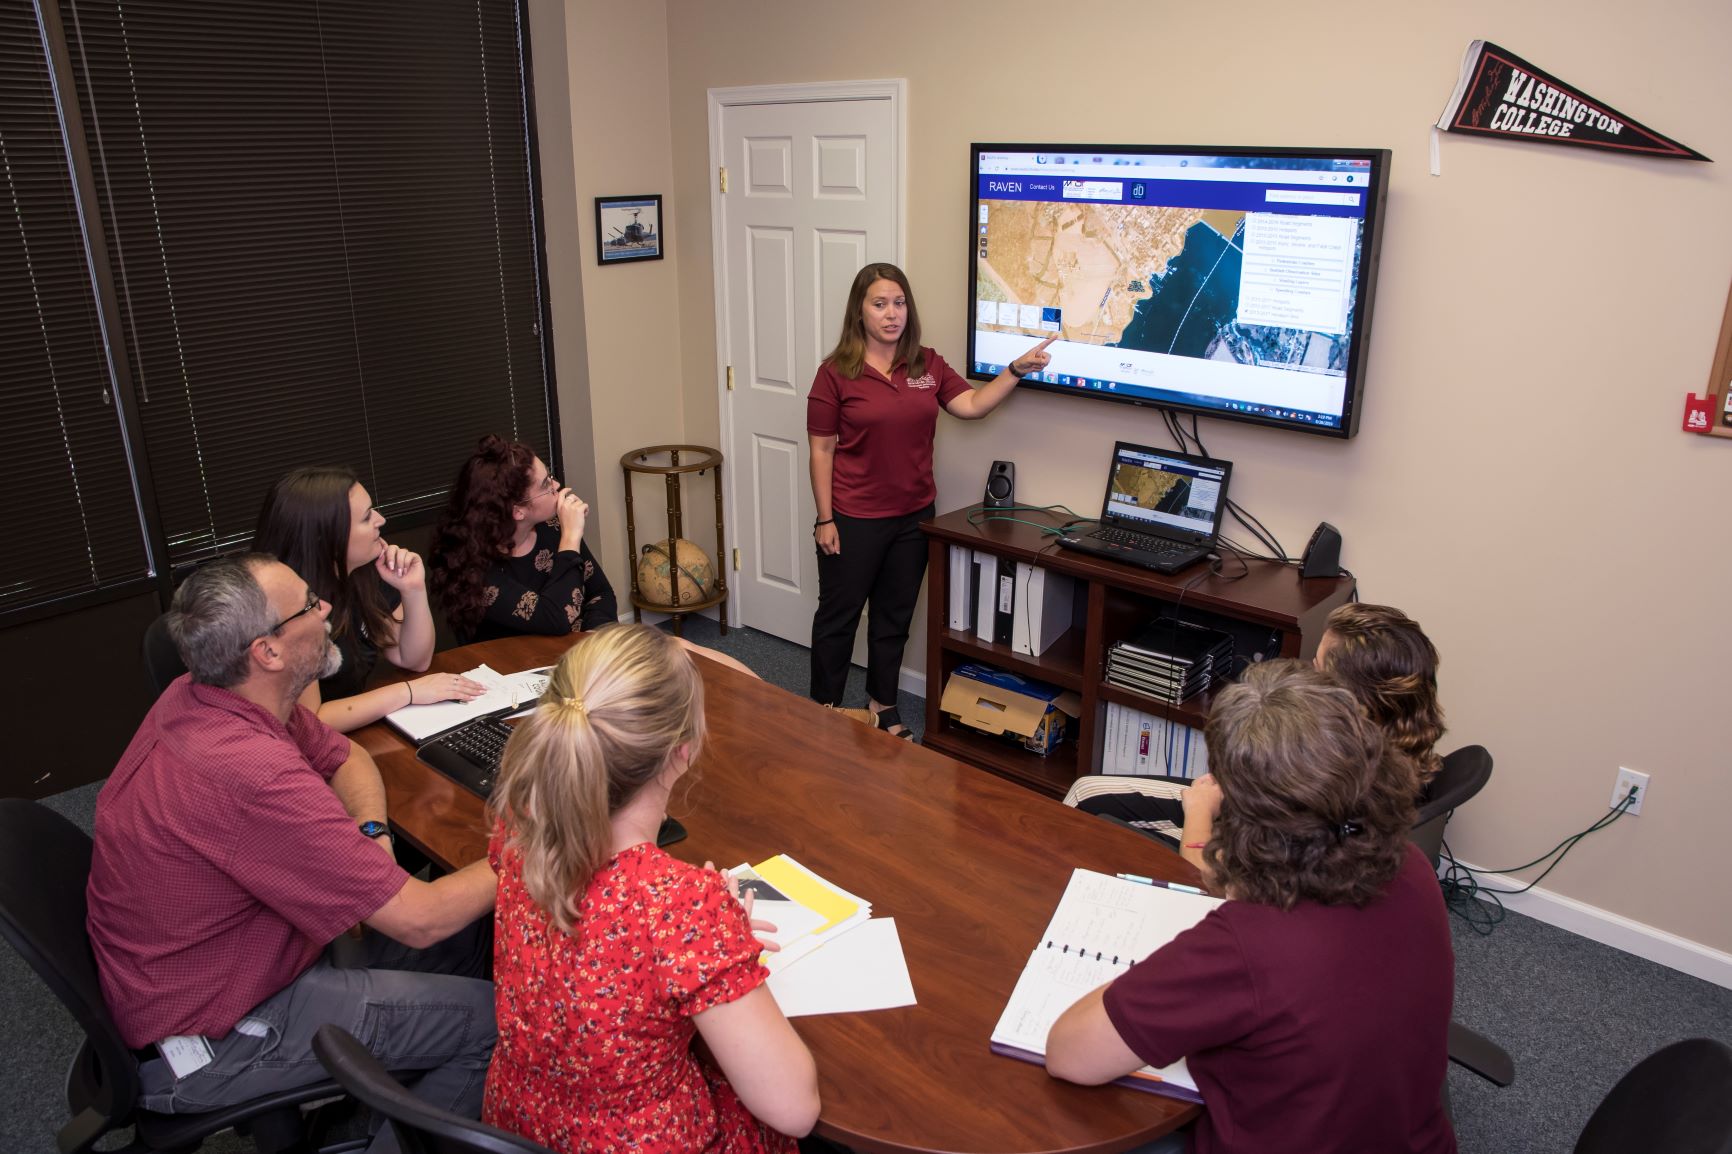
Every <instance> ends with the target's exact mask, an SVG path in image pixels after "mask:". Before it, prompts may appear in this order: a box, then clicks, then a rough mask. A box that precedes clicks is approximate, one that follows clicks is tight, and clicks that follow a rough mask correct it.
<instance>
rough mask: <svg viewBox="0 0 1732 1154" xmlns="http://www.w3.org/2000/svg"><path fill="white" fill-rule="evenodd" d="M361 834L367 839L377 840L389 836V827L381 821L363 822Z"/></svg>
mask: <svg viewBox="0 0 1732 1154" xmlns="http://www.w3.org/2000/svg"><path fill="white" fill-rule="evenodd" d="M361 832H362V833H363V834H365V835H366V836H368V837H372V838H379V837H385V836H386V835H387V834H389V833H390V832H391V827H390V826H388V825H386V824H385V823H384V822H382V821H364V822H362V823H361Z"/></svg>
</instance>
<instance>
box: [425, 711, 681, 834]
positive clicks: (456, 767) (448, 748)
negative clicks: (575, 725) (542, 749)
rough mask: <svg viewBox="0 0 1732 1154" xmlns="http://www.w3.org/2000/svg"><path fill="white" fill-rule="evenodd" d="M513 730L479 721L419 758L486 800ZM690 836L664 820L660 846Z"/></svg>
mask: <svg viewBox="0 0 1732 1154" xmlns="http://www.w3.org/2000/svg"><path fill="white" fill-rule="evenodd" d="M510 738H511V727H510V726H509V725H507V724H505V721H504V720H503V719H502V718H499V717H478V718H476V719H475V720H474V721H471V722H469V723H468V724H466V725H460V726H458V727H457V728H456V729H453V730H451V731H450V732H449V733H442V734H440V735H439V736H438V737H435V738H434V739H432V740H431V741H428V742H425V743H423V744H422V745H421V746H420V747H419V748H417V749H416V750H415V756H417V757H419V758H420V759H421V760H422V761H424V762H426V763H427V764H428V765H430V766H432V767H433V768H434V769H436V770H438V771H439V772H440V773H442V774H444V775H445V776H446V777H448V778H450V779H451V780H452V781H454V782H456V783H457V784H458V785H460V786H462V787H463V788H464V789H466V790H468V791H469V792H470V793H473V794H478V795H479V796H480V797H481V798H482V799H483V800H485V799H486V798H487V797H488V796H489V795H491V794H492V793H493V780H494V778H495V777H497V776H498V774H499V759H500V758H501V757H503V756H504V755H505V743H506V742H507V741H508V740H510ZM685 836H686V827H685V826H683V825H681V824H680V822H679V820H678V819H677V818H671V817H664V818H663V819H662V824H661V828H660V829H659V830H657V831H656V844H657V845H661V846H666V845H672V844H673V843H674V842H676V841H679V840H681V839H682V838H684V837H685Z"/></svg>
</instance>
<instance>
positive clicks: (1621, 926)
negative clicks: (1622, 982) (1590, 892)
mask: <svg viewBox="0 0 1732 1154" xmlns="http://www.w3.org/2000/svg"><path fill="white" fill-rule="evenodd" d="M1461 864H1462V865H1464V866H1467V867H1468V868H1469V869H1472V870H1474V871H1475V872H1476V874H1477V876H1478V878H1479V880H1480V881H1481V882H1487V883H1490V887H1491V888H1494V889H1500V890H1514V889H1520V888H1521V887H1522V886H1524V885H1526V884H1527V883H1526V882H1524V881H1523V880H1522V879H1521V878H1517V877H1510V876H1507V875H1505V874H1488V873H1478V870H1479V867H1478V866H1475V865H1474V864H1473V863H1472V862H1465V861H1464V862H1462V863H1461ZM1498 900H1499V901H1501V902H1503V904H1504V906H1505V907H1506V908H1508V909H1511V910H1514V911H1515V912H1516V913H1519V914H1526V915H1527V916H1528V917H1530V918H1533V919H1534V920H1536V921H1541V922H1544V923H1546V924H1547V925H1548V926H1556V927H1558V928H1559V929H1560V930H1568V931H1569V932H1570V933H1572V934H1580V935H1581V936H1582V937H1584V938H1588V939H1589V940H1591V941H1596V942H1599V943H1600V944H1601V945H1607V946H1611V947H1612V948H1613V949H1618V950H1623V951H1624V952H1625V953H1627V954H1634V955H1636V956H1637V957H1638V958H1646V959H1647V960H1648V961H1650V962H1657V963H1659V964H1660V965H1662V966H1665V967H1667V968H1668V969H1673V970H1677V971H1678V972H1679V973H1684V974H1689V975H1690V976H1691V977H1696V978H1701V979H1702V980H1703V981H1705V982H1712V983H1714V984H1715V985H1716V986H1722V987H1724V988H1726V989H1729V990H1732V954H1728V953H1726V952H1724V951H1722V950H1716V949H1713V948H1712V947H1709V946H1704V945H1702V944H1701V943H1700V942H1693V941H1691V940H1689V939H1688V938H1681V937H1679V936H1678V935H1677V934H1673V933H1668V932H1667V931H1665V930H1662V929H1656V928H1655V927H1653V926H1650V925H1645V924H1644V923H1642V922H1638V921H1635V920H1633V919H1631V918H1626V917H1624V916H1623V915H1622V914H1614V913H1612V912H1611V911H1610V910H1603V909H1600V908H1599V907H1598V906H1590V905H1588V904H1587V903H1586V902H1579V901H1577V900H1576V899H1575V898H1567V897H1564V896H1563V895H1562V894H1555V893H1552V892H1551V891H1550V890H1544V889H1531V890H1529V891H1528V892H1527V893H1525V894H1500V895H1499V896H1498Z"/></svg>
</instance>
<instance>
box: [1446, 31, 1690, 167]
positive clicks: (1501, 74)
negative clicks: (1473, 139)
mask: <svg viewBox="0 0 1732 1154" xmlns="http://www.w3.org/2000/svg"><path fill="white" fill-rule="evenodd" d="M1437 127H1438V128H1440V129H1442V130H1443V131H1445V132H1467V133H1473V134H1476V135H1479V136H1501V137H1505V138H1507V139H1514V140H1532V141H1537V142H1540V143H1544V144H1573V145H1575V146H1576V147H1578V148H1598V149H1604V150H1605V151H1607V152H1623V153H1630V154H1632V155H1637V156H1662V157H1671V158H1673V159H1676V160H1708V157H1706V156H1703V155H1702V154H1701V153H1700V152H1697V151H1696V150H1695V149H1693V148H1687V147H1685V146H1684V145H1682V144H1679V143H1678V142H1677V141H1676V140H1673V139H1672V138H1671V137H1669V136H1661V135H1660V134H1659V133H1658V132H1655V131H1654V130H1653V129H1651V128H1648V127H1646V126H1645V125H1641V124H1637V123H1636V122H1635V121H1634V120H1631V119H1630V118H1629V117H1627V116H1625V115H1624V114H1623V113H1621V112H1619V111H1617V110H1616V109H1615V108H1612V107H1610V106H1609V105H1606V104H1603V103H1601V102H1600V101H1598V100H1595V99H1594V98H1593V97H1591V96H1588V95H1586V94H1585V93H1583V92H1581V91H1580V90H1579V89H1576V88H1572V87H1571V86H1569V85H1568V84H1565V83H1564V82H1563V81H1561V80H1559V79H1558V78H1557V77H1555V76H1553V75H1552V74H1551V73H1549V72H1544V71H1542V70H1540V69H1538V68H1535V67H1534V66H1533V65H1532V64H1529V63H1528V62H1527V61H1526V60H1523V59H1522V58H1521V57H1519V56H1517V55H1515V54H1514V53H1512V52H1509V51H1506V50H1505V49H1502V48H1499V47H1498V46H1497V45H1496V44H1492V43H1491V42H1489V41H1486V40H1475V41H1474V42H1473V43H1472V44H1469V45H1468V46H1467V55H1466V56H1465V57H1464V58H1463V59H1462V62H1461V79H1460V80H1458V81H1457V82H1456V85H1455V92H1454V93H1453V94H1452V95H1451V96H1450V98H1449V104H1448V106H1447V107H1445V108H1444V110H1443V115H1442V116H1440V117H1438V118H1437ZM1431 173H1432V175H1433V176H1436V175H1437V174H1438V163H1437V134H1436V132H1435V131H1434V132H1433V133H1432V142H1431Z"/></svg>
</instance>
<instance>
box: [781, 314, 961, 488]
mask: <svg viewBox="0 0 1732 1154" xmlns="http://www.w3.org/2000/svg"><path fill="white" fill-rule="evenodd" d="M925 353H926V363H925V367H924V371H922V373H921V374H920V376H918V377H915V378H914V379H913V380H910V379H909V378H908V365H907V363H906V362H902V361H898V362H897V363H896V365H895V366H894V367H893V368H892V369H891V370H890V376H889V378H888V379H886V378H885V376H884V374H882V373H880V372H879V371H878V370H877V369H874V368H872V367H871V366H870V365H863V366H862V367H861V369H860V375H859V376H858V377H855V378H853V379H850V378H848V377H844V376H842V375H841V374H840V373H838V372H837V371H836V369H835V368H834V367H833V366H832V365H831V364H830V362H829V361H825V362H824V363H823V364H822V365H820V366H818V376H817V377H816V378H815V379H814V380H813V381H812V392H811V394H810V395H809V396H808V397H807V398H806V431H807V432H808V433H810V434H812V435H813V436H815V437H835V438H836V465H835V469H834V471H833V472H832V474H831V477H830V503H831V508H833V509H834V510H835V511H836V512H838V513H840V514H842V515H843V516H844V517H903V516H906V515H908V514H909V513H915V512H918V511H919V510H921V509H924V508H925V507H926V506H928V505H930V504H932V503H933V502H934V501H935V500H937V498H938V486H937V484H936V483H935V482H934V481H933V479H932V436H933V433H934V431H935V430H936V429H937V427H938V407H939V406H940V405H944V406H946V407H948V406H949V404H950V402H951V401H953V400H954V399H956V398H957V397H958V396H960V395H961V394H963V393H966V392H968V389H969V385H968V382H967V381H965V380H963V379H962V378H961V377H960V376H958V375H957V374H956V371H955V370H954V369H952V368H951V367H950V366H949V365H947V364H945V363H944V358H943V357H941V356H939V355H938V354H937V353H935V352H933V351H932V350H931V349H926V350H925Z"/></svg>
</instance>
